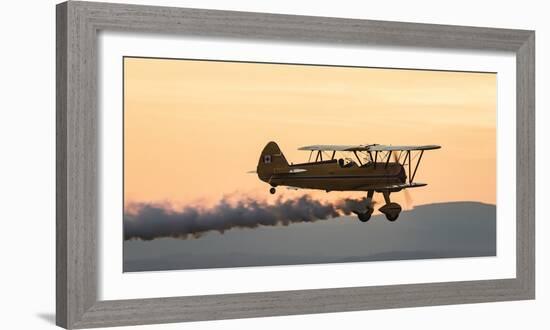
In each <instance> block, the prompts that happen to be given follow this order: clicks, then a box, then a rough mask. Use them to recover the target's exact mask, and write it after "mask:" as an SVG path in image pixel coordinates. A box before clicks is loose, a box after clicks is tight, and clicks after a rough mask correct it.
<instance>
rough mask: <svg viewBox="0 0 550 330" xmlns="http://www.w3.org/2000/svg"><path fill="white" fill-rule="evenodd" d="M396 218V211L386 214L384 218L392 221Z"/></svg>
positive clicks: (397, 216) (397, 215)
mask: <svg viewBox="0 0 550 330" xmlns="http://www.w3.org/2000/svg"><path fill="white" fill-rule="evenodd" d="M397 218H399V213H397V214H386V219H388V221H391V222H394V221H395V220H397Z"/></svg>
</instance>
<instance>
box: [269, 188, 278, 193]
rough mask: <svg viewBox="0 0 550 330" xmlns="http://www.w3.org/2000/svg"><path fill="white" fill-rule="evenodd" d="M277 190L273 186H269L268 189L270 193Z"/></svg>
mask: <svg viewBox="0 0 550 330" xmlns="http://www.w3.org/2000/svg"><path fill="white" fill-rule="evenodd" d="M276 191H277V190H275V187H271V188H270V189H269V192H270V193H271V195H273V194H274V193H275V192H276Z"/></svg>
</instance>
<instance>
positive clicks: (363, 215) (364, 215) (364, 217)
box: [353, 190, 374, 222]
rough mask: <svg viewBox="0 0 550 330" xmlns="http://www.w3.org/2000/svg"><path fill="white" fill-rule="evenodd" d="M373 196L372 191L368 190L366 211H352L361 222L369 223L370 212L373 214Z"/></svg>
mask: <svg viewBox="0 0 550 330" xmlns="http://www.w3.org/2000/svg"><path fill="white" fill-rule="evenodd" d="M373 195H374V190H369V191H368V192H367V210H366V211H365V212H359V211H353V213H355V214H357V217H358V218H359V221H361V222H367V221H369V219H370V216H371V215H372V212H374V208H373V207H372V196H373Z"/></svg>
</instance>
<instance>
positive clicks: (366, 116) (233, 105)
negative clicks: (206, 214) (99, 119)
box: [124, 58, 497, 206]
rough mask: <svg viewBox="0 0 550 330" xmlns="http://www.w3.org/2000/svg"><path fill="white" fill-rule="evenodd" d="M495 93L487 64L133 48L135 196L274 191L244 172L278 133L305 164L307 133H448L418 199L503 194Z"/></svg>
mask: <svg viewBox="0 0 550 330" xmlns="http://www.w3.org/2000/svg"><path fill="white" fill-rule="evenodd" d="M496 97H497V95H496V74H489V73H462V72H436V71H419V70H396V69H375V68H344V67H327V66H301V65H280V64H259V63H231V62H211V61H192V60H167V59H139V58H125V60H124V102H125V103H124V120H125V122H124V124H125V126H124V139H125V140H124V143H125V144H124V148H125V149H124V157H125V159H124V170H125V172H124V179H125V181H124V189H125V196H124V198H125V203H126V204H127V203H130V202H169V203H172V204H173V205H175V206H184V205H186V204H187V203H196V202H198V201H202V202H208V203H211V202H213V201H216V200H218V199H220V198H221V197H222V196H223V195H225V194H236V195H234V196H238V194H239V193H246V194H254V195H256V196H258V197H259V198H266V199H270V198H275V197H273V196H271V195H269V193H268V189H269V186H268V185H267V184H266V183H264V182H261V181H260V180H259V179H258V178H257V176H256V175H254V174H247V173H246V172H247V171H250V170H255V168H256V165H257V161H258V157H259V154H260V152H261V150H262V148H263V147H264V145H265V144H266V143H267V142H268V141H271V140H273V141H276V142H277V143H278V144H279V146H280V147H281V149H282V150H283V152H284V154H285V156H286V158H287V159H288V160H289V162H290V161H292V162H295V163H297V162H302V161H305V160H307V157H308V153H307V152H304V151H298V150H296V149H297V148H298V147H300V146H303V145H309V144H367V143H380V144H395V145H404V144H406V145H417V144H439V145H441V146H442V149H440V150H435V151H429V152H427V153H426V154H425V155H424V157H423V160H422V164H421V166H420V168H419V170H418V173H417V175H416V178H415V181H418V182H425V183H428V186H427V187H424V188H418V189H411V190H410V193H411V196H412V198H413V200H414V204H415V205H420V204H428V203H434V202H444V201H481V202H486V203H491V204H495V201H496ZM278 191H279V192H281V193H284V194H289V193H290V194H301V193H302V192H298V193H296V192H288V191H286V190H285V189H281V188H279V189H278ZM315 194H316V195H317V196H327V195H331V194H332V196H336V195H338V193H329V194H327V193H325V192H316V193H315ZM344 194H345V195H353V196H362V195H363V193H344ZM402 195H403V193H402V192H401V193H397V194H392V199H393V200H395V201H397V202H401V203H402V201H403V198H402ZM376 199H380V196H377V197H376Z"/></svg>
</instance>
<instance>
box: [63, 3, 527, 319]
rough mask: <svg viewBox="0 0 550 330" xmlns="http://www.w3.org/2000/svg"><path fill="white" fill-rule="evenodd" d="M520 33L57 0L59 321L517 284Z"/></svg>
mask: <svg viewBox="0 0 550 330" xmlns="http://www.w3.org/2000/svg"><path fill="white" fill-rule="evenodd" d="M534 38H535V37H534V32H533V31H524V30H508V29H494V28H477V27H463V26H444V25H428V24H413V23H401V22H383V21H370V20H356V19H343V18H327V17H306V16H291V15H276V14H264V13H246V12H231V11H217V10H202V9H184V8H166V7H154V6H138V5H121V4H105V3H94V2H79V1H75V2H73V1H70V2H66V3H62V4H59V5H58V6H57V250H56V251H57V289H56V293H57V299H56V301H57V311H56V314H57V316H56V319H57V323H58V325H60V326H62V327H65V328H87V327H99V326H117V325H135V324H146V323H163V322H181V321H199V320H212V319H229V318H245V317H258V316H274V315H291V314H306V313H323V312H337V311H353V310H368V309H381V308H398V307H412V306H428V305H442V304H459V303H476V302H490V301H504V300H521V299H534V294H535V277H534V276H535V275H534V274H535V271H534V270H535V268H534V267H535V265H534V256H535V250H534V246H535V243H534V200H535V199H534V177H535V174H534V150H535V149H534V104H535V96H534V54H535V53H534V43H535V39H534Z"/></svg>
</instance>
